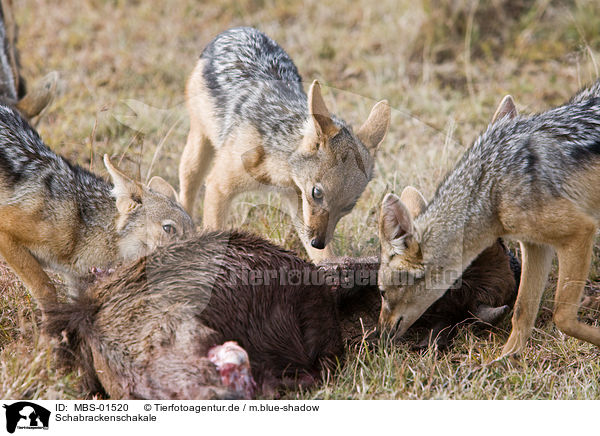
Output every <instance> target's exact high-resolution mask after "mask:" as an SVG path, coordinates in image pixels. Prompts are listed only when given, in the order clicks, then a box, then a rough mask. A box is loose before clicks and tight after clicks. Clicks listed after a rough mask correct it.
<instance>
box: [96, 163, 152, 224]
mask: <svg viewBox="0 0 600 436" xmlns="http://www.w3.org/2000/svg"><path fill="white" fill-rule="evenodd" d="M104 166H105V167H106V169H107V170H108V174H110V178H111V179H112V182H113V185H114V188H113V195H114V196H115V198H116V199H117V209H118V210H119V213H121V214H128V213H130V212H132V211H133V210H134V209H136V208H137V207H138V206H140V205H141V204H142V195H143V191H142V187H141V185H140V184H139V183H137V182H136V181H135V180H133V179H131V178H129V177H127V176H126V175H125V173H123V172H122V171H121V170H119V169H118V168H117V167H115V166H114V165H113V164H112V162H111V161H110V158H109V157H108V155H107V154H105V155H104Z"/></svg>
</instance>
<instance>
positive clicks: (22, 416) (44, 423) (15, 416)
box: [3, 401, 50, 433]
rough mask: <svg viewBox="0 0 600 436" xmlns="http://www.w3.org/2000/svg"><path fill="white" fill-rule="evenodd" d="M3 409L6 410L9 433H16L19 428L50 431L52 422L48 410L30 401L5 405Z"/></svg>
mask: <svg viewBox="0 0 600 436" xmlns="http://www.w3.org/2000/svg"><path fill="white" fill-rule="evenodd" d="M3 407H4V408H5V409H6V431H8V432H9V433H14V432H15V430H16V429H17V428H18V429H27V430H33V429H44V430H48V424H49V422H50V411H49V410H48V409H46V408H44V407H42V406H39V405H37V404H35V403H30V402H29V401H19V402H17V403H13V404H10V405H6V404H4V405H3Z"/></svg>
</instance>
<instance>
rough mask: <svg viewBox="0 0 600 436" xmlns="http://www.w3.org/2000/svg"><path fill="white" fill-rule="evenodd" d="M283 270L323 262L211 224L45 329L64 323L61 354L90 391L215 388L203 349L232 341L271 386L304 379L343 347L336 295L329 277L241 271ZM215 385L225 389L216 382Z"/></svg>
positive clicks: (199, 393) (133, 394)
mask: <svg viewBox="0 0 600 436" xmlns="http://www.w3.org/2000/svg"><path fill="white" fill-rule="evenodd" d="M280 269H283V270H284V271H290V270H293V271H299V272H303V271H316V270H317V268H316V267H315V266H314V265H312V264H310V263H308V262H305V261H303V260H302V259H300V258H298V257H297V256H295V255H294V254H293V253H291V252H288V251H286V250H284V249H282V248H279V247H276V246H275V245H273V244H271V243H269V242H267V241H265V240H264V239H262V238H259V237H257V236H253V235H249V234H245V233H238V232H232V233H225V232H210V233H205V234H203V235H200V236H197V237H196V238H194V239H191V240H188V241H185V242H182V243H176V244H172V245H170V246H168V247H165V248H161V249H158V250H157V251H155V252H154V253H153V254H151V255H148V256H146V257H143V258H141V259H139V260H138V261H136V262H134V263H133V264H130V265H128V266H125V267H123V268H121V269H120V270H117V271H116V273H115V274H114V275H113V276H112V277H111V278H110V279H108V280H106V281H104V282H102V283H101V284H100V285H97V286H95V287H93V288H91V289H90V290H89V292H88V293H87V295H86V296H83V297H81V298H80V299H79V300H78V301H77V302H75V303H73V304H70V305H61V306H56V307H54V308H52V309H51V310H49V311H48V312H47V313H46V316H47V318H48V320H49V321H48V324H47V330H48V332H49V333H50V334H51V335H53V336H56V337H60V336H61V335H62V332H63V331H66V334H67V338H68V344H67V346H66V347H63V351H64V352H63V356H62V357H63V358H64V359H63V360H64V361H65V362H67V363H74V364H75V366H79V367H80V368H82V369H83V372H84V378H85V384H86V387H87V388H88V389H89V390H90V391H91V392H94V391H100V390H101V389H100V388H101V387H102V388H104V390H106V391H107V392H108V394H110V395H111V397H122V398H198V397H200V398H206V397H207V396H208V397H211V395H210V393H211V392H208V393H207V392H206V389H204V390H200V388H199V387H201V386H206V385H209V386H211V383H213V382H214V379H215V372H214V367H212V366H211V365H212V364H209V363H208V362H207V360H206V354H207V352H208V349H209V348H210V347H212V346H214V345H218V344H221V343H223V342H225V341H230V340H233V341H237V342H238V343H239V344H240V346H242V347H243V348H244V349H245V350H246V351H247V352H248V355H249V357H250V363H251V368H252V374H253V376H254V378H255V379H256V381H257V383H258V385H259V386H262V387H263V388H265V389H266V390H267V391H270V390H272V389H276V388H277V386H278V385H294V384H298V383H304V384H308V383H311V382H314V381H315V380H317V379H318V378H319V377H320V374H321V372H322V371H323V370H326V369H328V368H331V367H332V366H333V365H335V364H336V362H337V361H338V359H340V358H341V357H342V356H343V352H344V348H343V342H342V338H341V333H340V324H339V321H338V318H337V316H336V313H337V312H336V308H335V301H334V298H333V296H332V294H331V291H330V288H329V287H327V286H325V285H324V284H321V285H297V286H289V285H287V286H286V285H285V283H281V282H280V281H279V280H278V279H274V280H271V281H270V283H269V284H268V285H266V284H262V285H261V284H252V283H250V280H248V279H245V278H244V271H273V272H277V271H280ZM73 359H75V360H73ZM99 370H101V372H100V371H99ZM211 370H212V372H211ZM99 374H100V377H99V378H98V375H99ZM213 384H214V383H213ZM213 391H214V397H219V398H221V397H227V393H226V392H220V391H219V390H218V383H217V386H216V387H214V389H213Z"/></svg>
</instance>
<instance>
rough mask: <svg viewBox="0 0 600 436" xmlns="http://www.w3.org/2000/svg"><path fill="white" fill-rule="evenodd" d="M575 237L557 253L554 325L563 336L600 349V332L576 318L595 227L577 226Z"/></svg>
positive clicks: (588, 267)
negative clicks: (585, 342)
mask: <svg viewBox="0 0 600 436" xmlns="http://www.w3.org/2000/svg"><path fill="white" fill-rule="evenodd" d="M578 230H579V231H578V234H577V235H576V236H574V237H572V238H570V239H569V242H568V244H566V245H565V246H563V247H561V248H560V249H558V250H557V253H558V285H557V287H556V297H555V303H554V322H555V323H556V326H557V327H558V328H559V329H560V330H561V331H562V332H563V333H565V334H567V335H569V336H573V337H575V338H577V339H581V340H583V341H587V342H590V343H592V344H594V345H596V346H599V347H600V329H598V328H595V327H592V326H589V325H587V324H584V323H582V322H580V321H579V320H578V319H577V311H578V309H579V305H580V303H581V297H582V295H583V288H584V286H585V282H586V279H587V277H588V273H589V269H590V262H591V259H592V250H593V244H594V237H595V234H596V226H595V225H593V224H591V223H589V224H588V225H587V226H586V225H584V224H580V227H579V229H578Z"/></svg>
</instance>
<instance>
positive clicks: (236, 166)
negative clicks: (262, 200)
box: [202, 143, 260, 230]
mask: <svg viewBox="0 0 600 436" xmlns="http://www.w3.org/2000/svg"><path fill="white" fill-rule="evenodd" d="M259 188H260V184H259V183H258V182H257V181H256V180H255V179H254V178H253V177H252V176H251V175H250V174H248V172H247V171H246V169H245V168H244V163H243V161H242V159H241V156H239V155H238V154H235V153H233V152H232V147H231V143H230V144H227V145H225V146H223V147H222V148H220V149H219V150H218V152H217V153H216V158H215V163H214V165H213V167H212V169H211V170H210V173H209V174H208V177H207V178H206V193H205V195H204V216H203V222H202V226H203V227H204V228H205V229H212V230H219V229H224V228H225V223H226V221H227V216H228V213H229V205H230V204H231V201H232V200H233V199H234V197H235V196H236V195H237V194H239V193H242V192H247V191H253V190H256V189H259Z"/></svg>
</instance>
